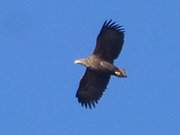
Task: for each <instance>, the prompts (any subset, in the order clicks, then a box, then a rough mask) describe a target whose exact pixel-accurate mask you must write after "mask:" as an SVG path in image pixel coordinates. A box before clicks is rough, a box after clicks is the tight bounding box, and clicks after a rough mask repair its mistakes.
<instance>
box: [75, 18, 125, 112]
mask: <svg viewBox="0 0 180 135" xmlns="http://www.w3.org/2000/svg"><path fill="white" fill-rule="evenodd" d="M123 43H124V28H123V27H122V26H120V25H118V24H117V23H116V22H113V21H112V20H106V21H105V22H104V24H103V26H102V28H101V30H100V33H99V34H98V36H97V38H96V47H95V49H94V51H93V53H92V54H91V55H90V56H88V57H87V58H80V59H77V60H75V61H74V63H75V64H81V65H83V66H85V67H86V71H85V74H84V76H83V77H82V79H81V80H80V84H79V88H78V90H77V93H76V97H77V99H78V102H79V103H80V104H81V105H82V106H84V107H85V108H90V109H91V108H92V107H95V105H96V104H97V103H98V101H99V99H100V98H101V97H102V95H103V92H104V91H105V89H106V87H107V85H108V83H109V80H110V78H111V75H114V76H116V77H120V78H125V77H127V74H126V71H125V70H124V69H123V68H118V67H117V66H115V65H114V64H113V63H114V60H115V59H116V58H117V57H118V55H119V53H120V52H121V50H122V47H123Z"/></svg>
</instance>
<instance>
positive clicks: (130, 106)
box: [0, 0, 180, 135]
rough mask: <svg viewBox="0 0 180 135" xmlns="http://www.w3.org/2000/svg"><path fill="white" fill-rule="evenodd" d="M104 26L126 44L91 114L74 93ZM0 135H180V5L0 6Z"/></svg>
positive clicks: (124, 0)
mask: <svg viewBox="0 0 180 135" xmlns="http://www.w3.org/2000/svg"><path fill="white" fill-rule="evenodd" d="M106 19H113V20H114V21H117V22H118V23H119V24H120V25H123V26H124V28H125V30H126V33H125V44H124V47H123V51H122V53H121V55H120V57H119V58H118V59H117V60H116V61H115V63H116V65H118V66H120V67H123V68H125V69H126V70H127V73H128V78H127V79H119V78H116V77H113V78H112V80H111V81H110V83H109V85H108V89H107V90H106V92H105V93H104V96H103V98H101V100H100V102H99V104H98V105H97V106H96V108H95V109H92V110H88V109H84V108H82V107H81V106H80V104H78V102H77V99H76V98H75V93H76V90H77V88H78V85H79V80H80V78H81V77H82V75H83V74H84V71H85V68H84V67H82V66H80V65H74V64H73V61H74V60H75V59H76V58H80V57H86V56H88V55H89V54H90V53H91V52H92V51H93V49H94V47H95V41H96V36H97V34H98V33H99V30H100V28H101V26H102V24H103V22H104V21H105V20H106ZM0 134H1V135H101V134H102V135H110V134H112V135H180V1H179V0H172V1H169V0H149V1H145V0H136V1H128V0H111V1H105V0H98V1H97V0H91V1H90V0H89V1H84V0H64V1H63V0H51V1H50V0H49V1H48V0H4V1H3V0H1V1H0Z"/></svg>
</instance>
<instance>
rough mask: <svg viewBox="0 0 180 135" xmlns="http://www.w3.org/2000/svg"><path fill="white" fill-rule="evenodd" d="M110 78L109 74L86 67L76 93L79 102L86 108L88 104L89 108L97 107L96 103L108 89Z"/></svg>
mask: <svg viewBox="0 0 180 135" xmlns="http://www.w3.org/2000/svg"><path fill="white" fill-rule="evenodd" d="M109 80H110V75H109V74H105V73H102V72H98V71H97V72H96V71H92V70H90V69H86V72H85V74H84V76H83V77H82V79H81V81H80V85H79V88H78V90H77V93H76V97H77V98H78V102H79V103H81V105H82V106H85V107H86V108H87V106H89V108H91V107H92V106H93V107H95V104H96V103H97V102H98V100H99V99H100V97H101V96H102V94H103V92H104V90H105V89H106V86H107V84H108V82H109Z"/></svg>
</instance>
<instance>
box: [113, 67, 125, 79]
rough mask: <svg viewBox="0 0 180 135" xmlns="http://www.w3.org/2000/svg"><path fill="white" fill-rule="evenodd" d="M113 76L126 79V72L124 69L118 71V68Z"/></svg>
mask: <svg viewBox="0 0 180 135" xmlns="http://www.w3.org/2000/svg"><path fill="white" fill-rule="evenodd" d="M114 75H115V76H117V77H123V78H126V77H127V74H126V71H125V70H124V69H119V68H118V69H116V70H115V72H114Z"/></svg>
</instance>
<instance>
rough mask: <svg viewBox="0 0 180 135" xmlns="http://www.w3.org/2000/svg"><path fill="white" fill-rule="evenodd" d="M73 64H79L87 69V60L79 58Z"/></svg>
mask: <svg viewBox="0 0 180 135" xmlns="http://www.w3.org/2000/svg"><path fill="white" fill-rule="evenodd" d="M74 64H81V65H83V66H85V67H88V59H85V58H81V59H77V60H75V61H74Z"/></svg>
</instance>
